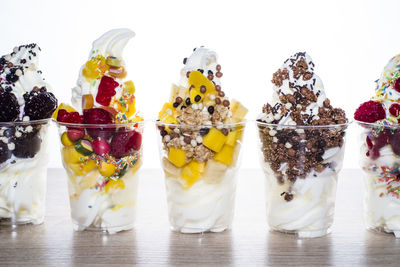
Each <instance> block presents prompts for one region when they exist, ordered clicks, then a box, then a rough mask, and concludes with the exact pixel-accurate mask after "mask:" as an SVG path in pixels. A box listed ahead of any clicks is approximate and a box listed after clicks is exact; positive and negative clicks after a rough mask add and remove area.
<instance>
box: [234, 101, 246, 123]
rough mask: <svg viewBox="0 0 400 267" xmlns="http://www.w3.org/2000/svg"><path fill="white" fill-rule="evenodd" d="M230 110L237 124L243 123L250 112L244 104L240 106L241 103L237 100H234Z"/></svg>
mask: <svg viewBox="0 0 400 267" xmlns="http://www.w3.org/2000/svg"><path fill="white" fill-rule="evenodd" d="M230 110H231V112H232V119H233V120H235V121H236V122H240V121H243V119H244V117H245V116H246V114H247V112H248V111H249V110H248V109H247V108H245V107H244V106H243V105H242V104H240V102H239V101H236V100H235V99H232V102H231V106H230Z"/></svg>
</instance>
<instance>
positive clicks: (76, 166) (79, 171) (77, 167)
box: [69, 160, 96, 176]
mask: <svg viewBox="0 0 400 267" xmlns="http://www.w3.org/2000/svg"><path fill="white" fill-rule="evenodd" d="M69 167H70V168H71V169H72V170H73V171H74V173H75V174H76V175H77V176H84V175H86V174H87V173H89V172H90V171H92V170H93V169H94V168H96V162H95V161H94V160H88V161H85V162H83V163H71V164H70V165H69Z"/></svg>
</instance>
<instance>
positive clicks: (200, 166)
mask: <svg viewBox="0 0 400 267" xmlns="http://www.w3.org/2000/svg"><path fill="white" fill-rule="evenodd" d="M204 165H205V164H204V162H198V161H195V160H193V161H191V162H190V163H189V164H188V165H186V166H185V167H184V168H183V170H182V173H181V178H182V179H183V180H184V181H185V187H186V188H190V187H191V186H192V185H193V184H194V183H195V182H197V181H198V180H199V179H200V178H201V174H202V173H203V172H204Z"/></svg>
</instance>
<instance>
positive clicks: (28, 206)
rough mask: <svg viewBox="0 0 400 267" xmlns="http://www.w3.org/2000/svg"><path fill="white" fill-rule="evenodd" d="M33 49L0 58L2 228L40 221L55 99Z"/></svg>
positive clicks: (25, 47)
mask: <svg viewBox="0 0 400 267" xmlns="http://www.w3.org/2000/svg"><path fill="white" fill-rule="evenodd" d="M39 53H40V48H39V46H38V45H37V44H28V45H21V46H19V47H15V48H14V50H13V52H12V53H11V54H8V55H4V56H2V57H1V58H0V107H1V108H0V224H24V223H32V224H39V223H42V222H43V220H44V214H45V196H46V177H47V162H48V157H47V153H46V144H47V136H46V135H47V128H48V122H49V118H50V117H51V114H52V113H53V112H54V110H55V109H56V108H57V99H56V98H55V97H54V95H53V94H52V93H51V92H50V91H51V87H50V85H49V84H47V83H46V82H45V80H44V78H43V77H42V72H41V71H40V70H39V69H38V57H39Z"/></svg>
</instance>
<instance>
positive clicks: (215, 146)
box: [203, 128, 227, 152]
mask: <svg viewBox="0 0 400 267" xmlns="http://www.w3.org/2000/svg"><path fill="white" fill-rule="evenodd" d="M226 139H227V136H225V135H224V134H223V133H221V131H219V130H217V129H215V128H211V129H210V131H209V132H208V134H206V135H205V136H204V138H203V145H205V146H206V147H208V148H209V149H211V150H212V151H215V152H219V151H220V150H221V148H222V146H223V145H224V144H225V142H226Z"/></svg>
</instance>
